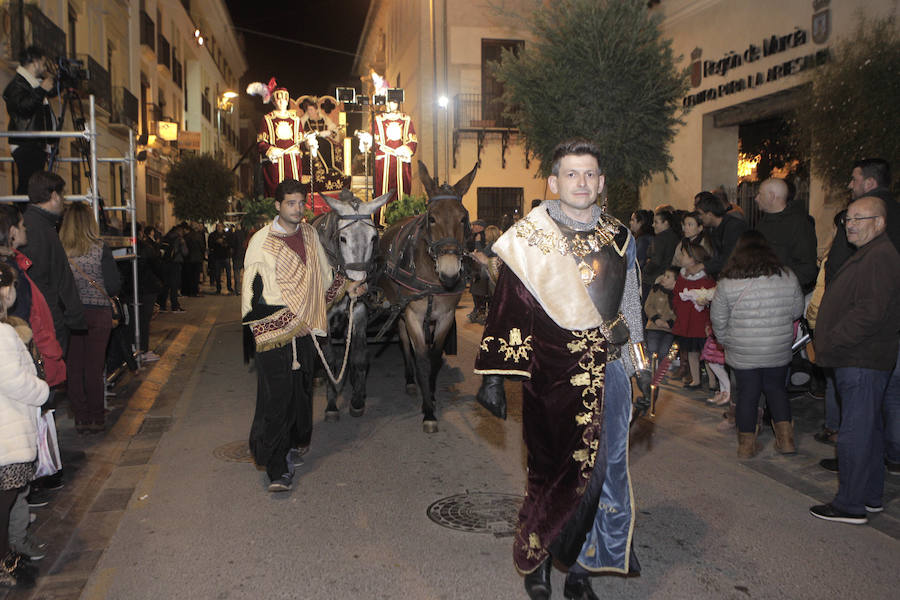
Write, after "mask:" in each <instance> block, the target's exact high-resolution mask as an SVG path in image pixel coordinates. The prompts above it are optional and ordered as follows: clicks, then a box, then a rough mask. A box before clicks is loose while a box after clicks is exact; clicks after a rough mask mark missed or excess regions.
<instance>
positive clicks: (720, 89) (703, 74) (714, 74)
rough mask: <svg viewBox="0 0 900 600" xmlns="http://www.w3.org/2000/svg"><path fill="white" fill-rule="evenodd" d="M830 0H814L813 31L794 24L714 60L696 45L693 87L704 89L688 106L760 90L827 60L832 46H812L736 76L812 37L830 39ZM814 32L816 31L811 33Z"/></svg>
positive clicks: (689, 99)
mask: <svg viewBox="0 0 900 600" xmlns="http://www.w3.org/2000/svg"><path fill="white" fill-rule="evenodd" d="M829 1H830V0H815V1H814V2H813V3H812V4H813V15H812V22H811V24H810V30H807V29H802V28H800V27H794V30H793V31H790V32H787V33H781V34H779V33H773V34H772V35H771V36H769V37H767V38H764V39H763V40H761V41H760V42H755V41H754V42H751V43H750V44H748V45H747V47H746V49H744V50H743V52H738V51H735V50H729V51H728V52H726V53H725V55H724V56H722V58H719V59H713V60H703V58H702V57H703V50H702V49H701V48H699V47H698V48H694V50H693V52H691V87H692V88H703V89H700V90H699V91H697V92H695V93H693V94H689V95H688V96H685V97H684V99H683V100H682V106H684V107H685V108H688V107H691V106H697V105H698V104H703V103H704V102H708V101H710V100H716V99H718V98H721V97H723V96H729V95H731V94H736V93H739V92H743V91H745V90H751V89H756V88H759V87H762V86H763V85H766V84H768V83H771V82H773V81H778V80H779V79H783V78H785V77H788V76H791V75H796V74H797V73H801V72H803V71H806V70H808V69H812V68H815V67H818V66H820V65H822V64H824V63H826V62H827V61H828V59H829V56H830V52H829V49H828V48H827V47H826V48H820V49H815V48H811V49H810V50H811V51H810V52H808V53H805V54H803V55H801V56H797V57H794V58H791V59H789V60H786V61H784V62H779V63H777V64H775V65H772V66H770V67H768V68H767V69H765V70H757V71H756V72H752V73H747V74H743V73H740V75H739V77H736V78H735V75H736V74H738V73H737V72H739V71H741V70H743V69H742V68H743V67H745V66H746V65H752V64H753V63H755V62H757V61H759V60H761V59H764V58H768V57H770V56H777V55H779V54H782V53H785V52H787V51H789V50H793V49H794V48H801V47H803V46H806V45H807V44H809V43H810V38H811V39H812V43H814V44H819V45H821V44H824V43H825V42H827V41H828V37H829V35H830V33H831V11H830V10H829V8H828V4H829ZM810 31H811V32H812V35H811V36H810ZM718 78H721V79H718ZM722 79H724V81H722Z"/></svg>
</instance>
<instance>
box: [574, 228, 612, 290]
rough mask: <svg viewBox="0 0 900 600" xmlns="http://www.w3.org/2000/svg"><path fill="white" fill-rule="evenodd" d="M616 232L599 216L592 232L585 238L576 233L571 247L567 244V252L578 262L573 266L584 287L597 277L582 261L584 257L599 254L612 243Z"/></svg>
mask: <svg viewBox="0 0 900 600" xmlns="http://www.w3.org/2000/svg"><path fill="white" fill-rule="evenodd" d="M616 231H617V227H616V226H615V225H614V224H613V223H611V222H610V221H608V220H607V219H606V218H605V217H604V216H601V217H600V219H599V220H598V221H597V226H596V227H594V231H592V232H591V233H590V234H588V235H585V236H582V235H581V234H579V233H576V234H575V238H574V239H573V240H572V242H571V245H568V244H567V246H569V247H568V248H567V250H568V252H570V253H571V254H572V256H574V257H575V258H576V259H577V260H578V263H577V264H576V265H575V266H576V268H577V269H578V274H579V275H580V276H581V283H583V284H584V285H590V283H591V282H592V281H594V279H595V278H596V276H597V275H596V273H594V268H593V267H592V266H591V265H589V264H588V263H587V262H586V261H585V260H584V257H585V256H587V255H588V254H590V253H592V252H599V251H600V248H601V247H603V246H605V245H607V244H609V243H610V242H612V241H613V239H614V238H615V236H616Z"/></svg>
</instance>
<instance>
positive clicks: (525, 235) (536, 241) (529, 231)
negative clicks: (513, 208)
mask: <svg viewBox="0 0 900 600" xmlns="http://www.w3.org/2000/svg"><path fill="white" fill-rule="evenodd" d="M620 226H621V223H619V221H618V220H616V219H614V218H612V217H610V216H607V215H601V216H600V219H599V220H598V221H597V225H596V226H595V227H594V229H593V231H591V232H590V233H589V234H585V235H582V234H580V233H579V234H577V235H576V236H575V239H573V240H572V242H571V243H570V242H569V241H568V240H567V239H566V237H565V236H564V235H562V234H561V233H559V232H558V231H548V230H545V229H542V228H540V227H538V226H537V225H536V224H535V223H534V222H533V221H531V220H530V219H522V220H521V221H519V222H518V223H517V224H516V236H517V237H520V238H522V239H524V240H526V241H527V242H528V245H529V246H533V247H536V248H537V249H538V250H540V251H541V252H543V253H544V254H550V253H551V252H554V251H555V252H557V253H559V254H560V255H561V256H569V255H571V256H573V257H574V258H575V260H576V261H577V264H576V267H577V268H578V273H579V275H580V276H581V282H582V283H583V284H584V285H589V284H590V283H591V282H592V281H594V279H595V277H596V274H595V273H594V270H593V269H592V268H591V267H590V265H588V263H587V262H586V261H585V260H584V257H585V256H587V255H588V254H591V253H594V252H599V251H600V249H601V248H602V247H604V246H608V245H612V247H613V248H614V249H615V251H616V253H618V255H619V256H624V255H625V249H626V248H627V246H628V242H627V239H628V238H626V242H625V244H623V245H622V247H621V248H620V247H619V246H618V245H617V244H616V242H615V237H616V234H617V233H618V232H619V227H620Z"/></svg>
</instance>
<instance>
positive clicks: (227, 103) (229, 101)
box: [216, 90, 238, 151]
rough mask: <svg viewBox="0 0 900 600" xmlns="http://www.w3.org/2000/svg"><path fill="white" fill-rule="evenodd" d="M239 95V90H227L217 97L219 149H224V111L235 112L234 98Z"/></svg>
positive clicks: (217, 140) (217, 142)
mask: <svg viewBox="0 0 900 600" xmlns="http://www.w3.org/2000/svg"><path fill="white" fill-rule="evenodd" d="M237 97H238V94H237V92H232V91H231V90H225V91H224V92H222V95H221V96H219V97H218V98H216V146H217V147H218V150H219V151H221V149H222V113H223V112H225V113H228V114H231V113H232V112H234V102H233V100H234V99H235V98H237Z"/></svg>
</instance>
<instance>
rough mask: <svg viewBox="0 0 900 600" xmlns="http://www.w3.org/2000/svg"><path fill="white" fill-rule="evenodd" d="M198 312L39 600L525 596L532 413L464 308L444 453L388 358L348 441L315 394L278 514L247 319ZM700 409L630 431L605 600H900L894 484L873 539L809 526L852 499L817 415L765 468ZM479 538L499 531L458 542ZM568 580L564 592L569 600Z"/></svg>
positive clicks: (854, 531)
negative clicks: (621, 547) (518, 505)
mask: <svg viewBox="0 0 900 600" xmlns="http://www.w3.org/2000/svg"><path fill="white" fill-rule="evenodd" d="M200 300H202V301H204V302H205V304H204V305H203V307H204V308H203V309H202V310H201V309H200V306H201V305H200V304H199V303H197V304H195V306H196V307H197V308H196V309H192V308H191V306H190V305H189V306H188V308H189V311H190V312H189V316H188V317H182V316H175V315H170V316H168V317H166V319H168V320H169V322H171V320H173V319H177V318H181V319H182V321H180V322H179V324H178V325H177V326H176V327H173V328H171V331H170V336H169V342H168V343H169V346H168V347H167V348H166V352H165V353H164V357H163V360H162V361H160V362H159V363H157V365H156V366H154V367H153V369H156V370H158V371H151V372H150V376H148V377H147V378H146V381H144V384H152V385H150V387H149V388H147V389H144V388H145V385H142V386H141V387H140V388H138V390H137V392H136V393H135V397H134V398H136V399H137V400H135V399H134V398H133V399H132V401H131V404H129V406H128V408H127V409H125V410H124V412H123V413H122V418H121V419H120V423H119V424H118V425H117V426H116V427H117V429H115V430H114V431H113V432H112V433H111V434H110V440H109V444H110V445H109V447H107V448H105V449H103V452H101V451H100V449H97V451H96V452H89V460H91V461H95V462H97V461H105V462H104V464H106V465H107V466H108V469H106V471H107V472H106V475H105V477H102V476H101V475H98V474H95V475H94V477H93V484H92V486H93V487H92V490H93V491H92V497H91V500H90V501H88V500H82V501H81V502H82V504H84V506H83V507H82V510H81V511H80V512H78V511H72V515H73V516H72V517H71V518H72V519H76V513H77V519H78V525H77V526H76V528H75V530H74V531H73V532H72V534H71V538H70V539H69V541H68V542H67V544H66V546H65V548H63V549H61V550H62V551H61V552H59V555H58V556H57V557H56V558H55V559H54V561H55V562H54V563H53V566H52V569H51V571H50V573H49V575H48V577H46V578H45V580H44V583H43V584H42V587H41V588H38V591H39V593H38V594H36V595H34V596H33V597H42V598H63V597H77V595H73V594H74V591H73V590H75V589H76V588H77V590H78V591H79V592H80V593H81V594H82V596H81V597H83V598H116V599H119V598H121V599H126V598H127V599H143V598H146V599H154V600H157V599H159V598H210V599H225V598H229V599H233V598H301V599H320V598H321V599H329V598H367V599H368V598H372V599H375V598H386V599H387V598H413V599H419V598H421V599H431V598H446V599H458V598H477V599H481V598H504V599H505V598H524V597H525V594H524V590H523V587H522V578H521V577H520V576H519V575H518V574H517V573H516V571H515V569H514V567H513V564H512V558H511V542H512V538H511V537H510V533H511V532H510V527H511V525H510V523H509V519H508V517H509V516H510V514H511V513H510V507H512V510H514V508H515V502H516V498H517V497H518V496H520V495H521V494H522V492H523V489H524V476H525V468H524V462H525V461H524V448H523V445H522V441H521V401H520V397H519V394H518V393H517V391H516V389H515V385H512V384H508V396H509V400H510V410H509V413H510V414H509V419H508V420H507V421H505V422H504V421H499V420H497V419H494V418H493V417H491V416H490V415H488V413H487V412H486V411H484V410H483V409H481V408H480V407H478V406H477V405H476V403H475V402H474V394H475V391H476V390H477V387H478V383H479V381H478V379H477V378H476V377H474V376H473V375H472V373H471V366H472V362H473V358H474V353H475V350H476V348H477V344H478V341H479V336H480V330H481V328H480V327H478V326H476V325H471V324H469V323H468V322H467V321H466V320H465V318H464V317H463V315H464V314H465V313H466V312H468V310H469V307H467V306H465V305H464V306H462V307H461V309H460V310H459V311H458V313H457V315H458V322H459V330H460V336H459V350H460V353H459V355H458V356H455V357H448V358H447V365H446V366H445V368H444V370H443V371H442V373H441V376H440V378H439V383H438V388H439V392H438V406H439V413H438V418H439V423H440V431H439V432H438V433H436V434H431V435H428V434H425V433H423V432H422V428H421V415H420V412H419V407H418V402H417V400H416V399H414V398H411V397H409V396H407V395H406V394H405V393H404V382H403V375H402V364H401V358H400V355H399V348H398V346H397V345H396V344H393V345H389V346H388V347H386V348H385V349H384V351H383V352H381V353H380V354H378V355H377V356H374V357H373V361H372V368H371V372H370V377H369V400H368V405H367V410H366V414H365V415H364V416H363V417H360V418H352V417H350V416H349V415H348V414H347V412H346V406H347V405H346V402H342V403H341V407H342V416H341V420H340V421H339V422H337V423H325V422H323V415H324V406H325V398H324V388H322V387H319V388H317V390H316V397H315V429H314V434H313V443H312V447H311V450H310V452H309V454H308V455H307V456H306V457H305V465H303V466H302V467H301V468H300V469H299V470H298V473H297V475H296V477H295V479H294V489H293V490H292V491H291V492H290V493H287V494H270V493H268V492H267V491H266V483H267V480H266V477H265V473H264V472H263V471H259V470H257V469H256V468H255V467H254V466H253V465H252V463H250V462H248V461H247V451H246V438H247V432H248V429H249V424H250V420H251V417H252V413H253V406H254V398H255V390H256V376H255V373H253V372H250V371H249V370H248V368H247V367H246V366H245V365H244V364H243V363H242V358H241V332H240V327H239V325H238V323H237V313H238V300H237V299H236V298H214V299H200ZM166 319H161V321H165V320H166ZM370 349H371V351H372V354H373V355H375V354H376V353H378V351H379V348H377V347H374V346H370ZM154 372H156V373H157V376H156V379H155V380H154V379H153V377H152V376H153V374H154ZM150 388H153V389H150ZM142 390H143V392H142ZM142 393H143V395H142ZM154 394H155V396H154ZM700 398H701V396H700V395H698V394H692V395H690V394H683V393H681V390H680V387H667V388H666V389H665V390H664V391H663V395H662V398H661V400H660V405H659V411H658V415H657V416H656V418H655V420H654V421H653V422H649V421H644V422H641V423H639V424H638V426H636V427H635V429H634V430H633V435H632V438H633V439H632V451H631V456H630V464H631V470H632V476H633V483H634V492H635V496H636V500H637V507H638V511H639V512H638V519H637V524H636V529H635V544H636V549H637V554H638V556H639V558H640V561H641V564H642V567H643V573H642V574H641V575H640V576H639V577H632V578H623V577H619V576H603V577H598V578H596V579H595V580H594V589H595V590H597V592H598V593H599V594H600V595H601V597H603V598H606V599H618V598H629V599H634V598H685V599H687V598H710V599H722V598H736V599H742V600H743V599H748V598H787V599H804V598H809V599H820V598H826V597H828V598H830V597H839V598H860V599H880V598H892V597H896V595H895V594H896V591H897V587H898V584H900V576H898V564H900V541H898V538H900V503H898V502H897V497H898V495H900V482H898V481H897V480H898V479H900V478H898V477H893V478H892V479H889V485H888V489H887V493H886V497H885V503H886V506H887V510H886V511H885V512H884V513H882V514H880V515H876V516H874V517H873V518H872V519H871V521H870V524H869V525H867V526H851V525H842V524H833V523H828V522H824V521H820V520H817V519H814V518H812V517H811V516H809V514H808V512H807V511H808V508H809V506H810V505H812V504H817V503H820V502H823V501H827V500H828V499H829V498H830V496H831V495H832V494H833V493H834V491H835V490H836V486H837V482H836V477H835V476H834V475H833V474H829V473H826V472H823V471H821V470H820V469H819V468H818V467H817V465H816V463H817V462H818V460H819V459H820V458H823V457H827V456H833V450H832V449H831V448H829V447H827V446H823V445H821V444H818V443H816V442H814V441H813V440H812V436H811V433H812V432H813V431H814V430H815V429H816V428H817V427H818V426H819V425H820V420H819V419H820V417H819V416H818V414H819V413H818V411H819V410H820V409H819V408H818V404H817V403H815V402H812V401H810V400H808V399H807V400H797V401H795V403H794V406H795V418H796V419H797V421H798V423H797V428H798V444H799V448H800V453H799V454H798V455H797V456H794V457H782V456H779V455H776V454H775V453H774V450H773V449H772V436H771V433H766V434H764V435H763V437H762V442H763V443H764V445H765V448H764V450H763V452H762V454H761V455H760V457H758V458H757V459H755V460H753V461H747V462H744V463H741V462H738V461H737V459H736V458H735V452H736V441H735V439H734V434H733V433H730V434H726V433H720V432H718V431H716V428H715V426H716V424H717V423H718V422H719V420H720V418H721V410H716V409H713V408H710V407H708V406H706V405H705V404H703V403H702V401H701V400H700ZM113 442H114V443H113ZM94 472H95V471H92V470H91V469H89V468H85V469H83V473H84V474H85V476H86V474H87V473H94ZM889 477H891V476H889ZM75 487H77V486H75ZM83 493H84V494H85V497H87V496H86V495H87V492H86V491H85V492H83ZM492 494H494V495H492ZM454 496H455V497H456V498H451V500H449V501H446V502H445V503H444V505H445V506H446V511H444V520H445V521H446V524H449V525H454V526H456V527H457V529H451V528H449V527H446V526H442V525H439V524H437V523H435V522H434V521H433V520H432V519H431V518H429V516H428V514H427V511H428V509H429V507H430V506H432V505H433V504H434V503H435V502H438V501H440V500H442V499H446V498H450V497H454ZM76 504H77V503H76ZM472 506H475V508H472ZM478 510H481V511H482V512H485V513H486V514H487V515H488V516H487V517H486V518H482V519H480V520H479V519H478V518H476V517H478V514H479V513H478ZM473 515H474V516H473ZM479 525H486V527H484V529H485V532H473V531H463V530H460V529H465V528H469V529H471V528H473V527H477V526H479ZM563 577H564V575H563V574H562V573H560V572H559V571H555V572H554V576H553V584H554V589H555V596H554V597H562V593H561V592H562V584H563ZM41 590H42V591H41ZM11 597H12V596H11ZM19 597H26V596H24V595H22V596H19Z"/></svg>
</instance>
